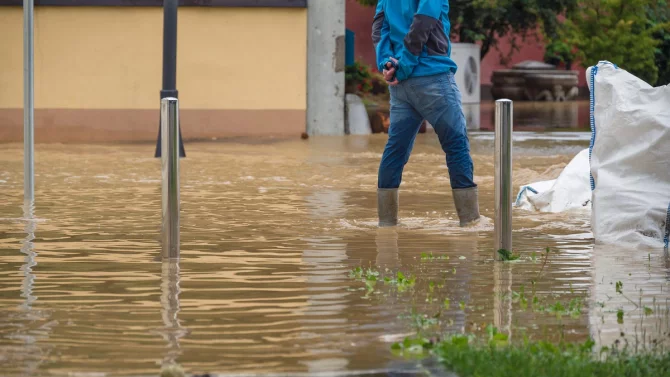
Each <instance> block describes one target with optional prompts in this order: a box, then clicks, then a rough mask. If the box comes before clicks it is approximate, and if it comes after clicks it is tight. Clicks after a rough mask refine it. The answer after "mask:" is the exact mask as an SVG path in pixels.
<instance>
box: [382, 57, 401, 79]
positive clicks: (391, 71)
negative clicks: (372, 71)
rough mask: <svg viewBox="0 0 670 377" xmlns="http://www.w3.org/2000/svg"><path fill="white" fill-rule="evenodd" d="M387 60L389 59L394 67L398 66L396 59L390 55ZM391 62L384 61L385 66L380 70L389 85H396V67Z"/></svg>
mask: <svg viewBox="0 0 670 377" xmlns="http://www.w3.org/2000/svg"><path fill="white" fill-rule="evenodd" d="M389 60H391V61H392V62H393V64H395V66H396V67H397V66H398V60H396V59H395V58H392V57H391V58H389ZM393 64H391V62H388V63H386V68H385V69H384V71H383V72H382V73H383V74H384V80H386V82H388V84H389V86H396V85H398V83H399V82H398V79H397V78H396V77H395V72H396V68H395V67H394V66H393Z"/></svg>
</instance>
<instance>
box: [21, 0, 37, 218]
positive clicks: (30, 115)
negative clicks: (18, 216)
mask: <svg viewBox="0 0 670 377" xmlns="http://www.w3.org/2000/svg"><path fill="white" fill-rule="evenodd" d="M33 25H34V4H33V0H23V199H24V201H25V202H26V205H32V202H33V200H34V199H35V142H34V134H35V132H34V131H35V96H34V94H33V93H34V89H35V76H34V73H35V63H34V45H35V43H34V41H35V39H34V36H35V35H34V30H35V28H34V27H33Z"/></svg>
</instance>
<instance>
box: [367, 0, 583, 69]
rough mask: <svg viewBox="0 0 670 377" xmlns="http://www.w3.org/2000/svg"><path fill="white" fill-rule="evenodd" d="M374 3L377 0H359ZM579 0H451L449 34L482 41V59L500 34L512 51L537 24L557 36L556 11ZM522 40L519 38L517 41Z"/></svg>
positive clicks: (551, 35)
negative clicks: (506, 38)
mask: <svg viewBox="0 0 670 377" xmlns="http://www.w3.org/2000/svg"><path fill="white" fill-rule="evenodd" d="M358 2H359V3H361V4H363V5H369V6H374V5H376V4H377V0H358ZM577 2H578V0H450V1H449V5H450V20H451V24H452V29H451V31H452V37H456V38H457V39H458V40H459V41H460V42H463V43H477V42H479V43H481V46H482V50H481V57H482V59H483V58H484V57H485V56H486V55H487V54H488V53H489V52H491V50H492V49H493V48H496V47H497V46H498V41H499V40H500V38H502V37H505V36H508V37H510V38H511V42H512V51H515V50H517V49H518V46H519V43H520V42H521V41H522V40H523V39H524V38H525V37H526V36H527V35H528V34H530V33H534V32H536V31H537V30H538V29H539V28H540V27H542V29H543V30H544V32H545V34H547V35H548V36H550V37H552V38H553V37H556V36H557V34H558V29H559V26H560V23H559V19H558V15H559V14H562V13H564V12H566V11H569V10H572V9H574V8H576V5H577ZM520 40H521V41H520Z"/></svg>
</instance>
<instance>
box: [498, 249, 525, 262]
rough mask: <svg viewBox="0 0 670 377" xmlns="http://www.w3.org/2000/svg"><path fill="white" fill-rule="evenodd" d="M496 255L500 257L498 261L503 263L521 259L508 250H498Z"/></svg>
mask: <svg viewBox="0 0 670 377" xmlns="http://www.w3.org/2000/svg"><path fill="white" fill-rule="evenodd" d="M498 255H500V259H501V260H503V261H504V262H511V261H515V260H519V259H520V258H521V256H520V255H519V254H516V253H514V252H512V251H510V250H505V249H500V250H498Z"/></svg>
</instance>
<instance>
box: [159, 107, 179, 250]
mask: <svg viewBox="0 0 670 377" xmlns="http://www.w3.org/2000/svg"><path fill="white" fill-rule="evenodd" d="M161 144H162V151H163V153H162V154H161V165H162V175H163V229H162V239H163V252H162V255H163V258H164V259H165V258H170V259H176V258H179V100H177V99H176V98H173V97H168V98H163V99H162V100H161Z"/></svg>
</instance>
